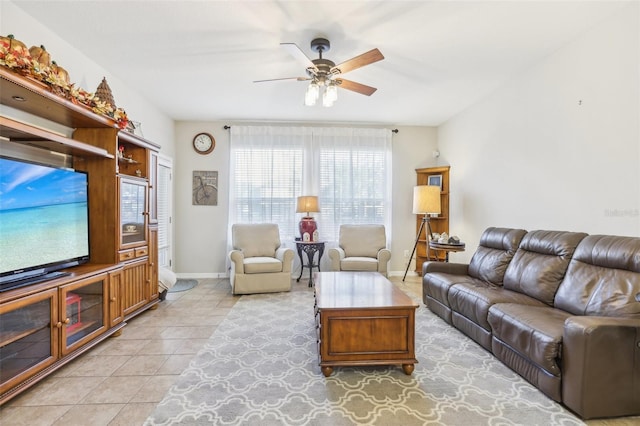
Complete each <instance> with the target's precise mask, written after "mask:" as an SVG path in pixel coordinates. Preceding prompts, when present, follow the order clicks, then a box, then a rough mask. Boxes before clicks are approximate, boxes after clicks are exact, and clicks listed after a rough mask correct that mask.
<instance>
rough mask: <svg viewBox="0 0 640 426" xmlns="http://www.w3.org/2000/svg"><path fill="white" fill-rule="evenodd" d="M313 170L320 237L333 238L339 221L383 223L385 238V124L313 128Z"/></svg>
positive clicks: (388, 209) (388, 164)
mask: <svg viewBox="0 0 640 426" xmlns="http://www.w3.org/2000/svg"><path fill="white" fill-rule="evenodd" d="M313 153H314V155H313V159H314V170H316V173H315V174H314V176H313V180H312V184H313V185H314V189H317V194H318V195H319V203H320V210H321V212H320V214H319V215H318V216H317V218H316V221H317V222H318V230H319V232H320V236H321V238H322V239H323V240H326V241H328V242H331V243H335V242H337V240H338V235H339V229H340V225H341V224H370V223H377V224H381V225H385V228H386V232H387V242H388V241H390V239H391V181H392V180H391V176H392V174H391V172H392V170H391V130H389V129H366V128H342V127H331V128H315V129H313Z"/></svg>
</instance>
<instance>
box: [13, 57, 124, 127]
mask: <svg viewBox="0 0 640 426" xmlns="http://www.w3.org/2000/svg"><path fill="white" fill-rule="evenodd" d="M0 100H1V101H2V105H7V106H10V107H11V108H15V109H17V110H20V111H24V112H28V113H29V114H33V115H35V116H38V117H42V118H44V119H47V120H49V121H53V122H55V123H58V124H62V125H63V126H66V127H70V128H79V127H117V125H116V122H115V121H114V120H112V119H111V118H109V117H106V116H103V115H99V114H96V113H94V112H93V111H92V110H91V109H90V108H89V107H87V106H85V105H78V104H75V103H73V102H71V101H68V100H67V99H64V98H62V97H60V96H58V95H56V94H54V93H52V92H50V91H49V90H48V88H47V86H46V85H44V84H43V83H40V82H38V81H36V80H32V79H30V78H27V77H23V76H21V75H19V74H16V73H14V72H12V71H9V70H8V69H6V68H2V67H0Z"/></svg>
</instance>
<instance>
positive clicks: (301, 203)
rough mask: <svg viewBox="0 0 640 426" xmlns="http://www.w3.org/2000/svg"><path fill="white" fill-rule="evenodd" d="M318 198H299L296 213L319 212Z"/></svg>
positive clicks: (311, 196)
mask: <svg viewBox="0 0 640 426" xmlns="http://www.w3.org/2000/svg"><path fill="white" fill-rule="evenodd" d="M319 211H320V208H319V207H318V197H317V196H315V195H303V196H302V197H298V203H297V206H296V213H307V215H308V214H309V213H310V212H319Z"/></svg>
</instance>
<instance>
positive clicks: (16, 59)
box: [0, 34, 31, 70]
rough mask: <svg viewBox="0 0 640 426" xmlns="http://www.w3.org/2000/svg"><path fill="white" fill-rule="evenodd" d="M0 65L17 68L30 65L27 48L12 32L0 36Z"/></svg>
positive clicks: (25, 67)
mask: <svg viewBox="0 0 640 426" xmlns="http://www.w3.org/2000/svg"><path fill="white" fill-rule="evenodd" d="M0 65H3V66H5V67H7V68H14V69H18V70H21V69H28V68H29V67H31V55H30V54H29V49H27V46H26V45H25V44H24V43H23V42H21V41H20V40H16V38H15V37H14V36H13V34H9V35H8V36H6V37H4V36H2V37H0Z"/></svg>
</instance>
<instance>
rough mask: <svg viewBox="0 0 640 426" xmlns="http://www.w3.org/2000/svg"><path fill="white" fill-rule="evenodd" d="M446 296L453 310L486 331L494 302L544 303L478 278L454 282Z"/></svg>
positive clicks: (538, 304)
mask: <svg viewBox="0 0 640 426" xmlns="http://www.w3.org/2000/svg"><path fill="white" fill-rule="evenodd" d="M448 298H449V306H451V309H452V310H453V311H454V312H457V313H459V314H460V315H463V316H464V317H465V318H467V319H468V320H470V321H472V322H473V323H475V324H478V325H479V326H480V327H482V328H484V329H485V330H488V331H491V326H490V325H489V322H488V320H487V316H488V315H489V308H490V307H491V306H493V305H495V304H496V303H520V304H523V305H533V306H544V303H542V302H540V301H538V300H536V299H534V298H532V297H529V296H527V295H526V294H522V293H518V292H515V291H510V290H506V289H504V288H503V287H501V286H497V285H494V284H490V283H485V282H482V281H479V280H474V281H471V282H466V283H459V284H455V285H454V286H452V287H451V288H450V289H449V296H448Z"/></svg>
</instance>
